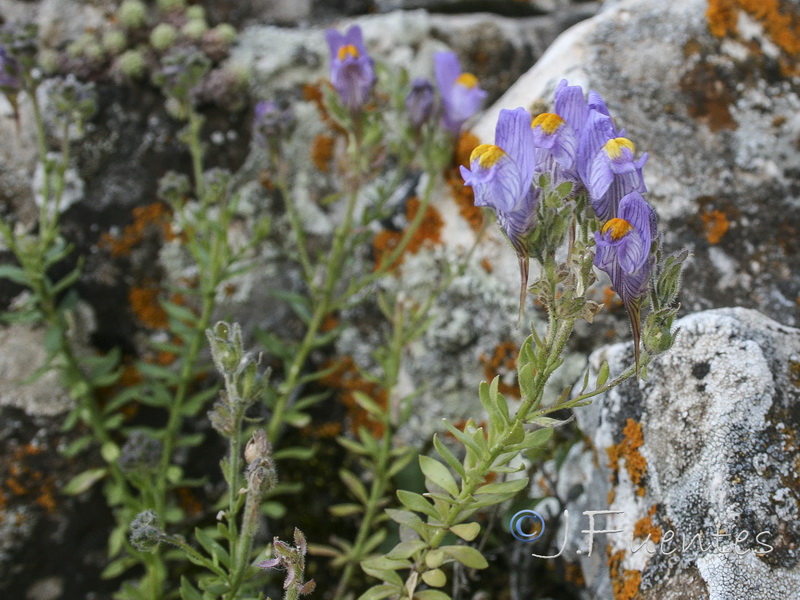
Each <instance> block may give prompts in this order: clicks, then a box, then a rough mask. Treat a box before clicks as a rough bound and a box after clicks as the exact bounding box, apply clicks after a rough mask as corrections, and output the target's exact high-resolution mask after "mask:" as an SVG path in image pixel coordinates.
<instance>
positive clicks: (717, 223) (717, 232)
mask: <svg viewBox="0 0 800 600" xmlns="http://www.w3.org/2000/svg"><path fill="white" fill-rule="evenodd" d="M700 219H701V220H702V221H703V227H704V229H705V234H706V239H707V240H708V243H709V244H712V245H713V244H719V242H720V240H722V237H723V236H724V235H725V233H726V232H727V231H728V228H729V227H730V225H731V224H730V221H728V218H727V217H726V216H725V213H724V212H722V211H721V210H711V211H707V212H704V213H703V214H701V215H700Z"/></svg>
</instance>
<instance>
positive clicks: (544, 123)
mask: <svg viewBox="0 0 800 600" xmlns="http://www.w3.org/2000/svg"><path fill="white" fill-rule="evenodd" d="M563 124H564V119H562V118H561V117H559V116H558V115H557V114H555V113H542V114H540V115H539V116H537V117H536V118H535V119H534V120H533V121H532V122H531V127H532V128H535V127H541V128H542V131H544V132H545V133H546V134H547V135H552V134H553V133H555V131H556V130H557V129H558V128H559V127H561V126H562V125H563Z"/></svg>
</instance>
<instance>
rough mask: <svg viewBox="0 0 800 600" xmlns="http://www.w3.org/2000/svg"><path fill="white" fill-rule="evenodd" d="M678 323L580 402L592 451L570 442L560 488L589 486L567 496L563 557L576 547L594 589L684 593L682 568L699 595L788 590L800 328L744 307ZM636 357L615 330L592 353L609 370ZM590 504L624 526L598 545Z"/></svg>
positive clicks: (756, 597) (595, 363)
mask: <svg viewBox="0 0 800 600" xmlns="http://www.w3.org/2000/svg"><path fill="white" fill-rule="evenodd" d="M678 326H679V327H680V329H681V331H680V334H679V335H678V339H677V342H676V344H675V346H674V348H673V349H672V350H671V351H670V352H669V353H667V354H666V355H663V356H661V357H658V358H657V359H656V360H654V361H653V363H652V364H651V365H650V368H649V373H648V376H647V379H646V380H645V381H641V382H639V383H638V384H637V383H635V382H629V383H628V384H625V385H623V386H620V387H619V388H617V389H615V390H613V391H612V392H611V393H609V394H607V395H605V396H604V397H598V398H597V399H595V401H594V404H593V405H592V406H590V407H585V408H582V409H580V410H578V411H577V417H578V421H579V424H580V426H581V428H582V429H583V431H584V432H585V433H586V434H587V436H588V437H589V439H590V440H591V444H592V447H591V448H589V449H586V448H584V449H583V450H582V452H583V453H586V452H587V451H588V452H591V453H594V456H595V460H596V463H594V464H592V462H591V461H585V460H581V449H580V448H574V449H573V455H572V457H571V459H570V460H568V461H567V463H566V465H565V467H564V469H563V470H562V473H561V481H560V482H559V490H560V491H564V490H568V489H570V488H573V487H574V486H575V485H576V484H581V485H582V486H583V490H584V491H583V494H582V495H581V496H580V497H579V498H578V499H577V500H575V501H574V502H572V503H571V504H570V505H568V508H569V510H570V513H571V515H572V516H571V520H573V521H574V520H575V519H583V521H582V522H581V527H578V526H576V524H575V523H577V521H575V523H572V524H571V527H570V531H569V543H568V545H567V547H566V549H565V554H569V553H570V552H571V553H572V556H571V557H570V556H567V559H568V560H570V559H571V560H576V559H578V560H579V562H580V564H581V567H582V569H583V572H584V575H585V576H586V580H587V589H588V590H589V591H590V592H591V593H592V594H599V595H593V596H591V597H614V598H633V597H634V596H633V595H629V594H630V593H633V594H634V595H635V594H637V593H638V594H639V595H635V597H636V598H643V599H645V600H656V599H658V600H678V599H679V598H686V597H689V596H687V595H686V594H687V588H686V582H688V581H695V584H693V585H692V586H691V594H693V595H691V597H692V598H697V600H705V599H710V600H738V599H740V598H745V597H746V598H748V599H749V600H774V599H775V598H780V597H786V598H790V597H795V596H794V595H796V590H798V589H800V564H799V563H798V558H799V557H798V552H797V545H798V542H800V459H799V458H798V457H799V456H800V451H799V450H798V444H800V413H798V411H797V406H798V402H800V386H798V381H797V377H796V373H795V371H796V370H797V367H796V366H795V365H798V361H800V331H798V330H797V329H794V328H791V327H786V326H783V325H780V324H779V323H776V322H775V321H772V320H770V319H768V318H767V317H765V316H763V315H761V314H760V313H758V312H756V311H753V310H748V309H743V308H727V309H718V310H711V311H705V312H701V313H696V314H693V315H691V316H689V317H685V318H683V319H681V320H680V321H679V323H678ZM630 359H631V347H630V345H629V344H618V345H615V346H610V347H608V348H605V349H601V350H599V351H597V352H595V353H594V354H593V355H592V357H591V359H590V364H591V365H592V367H593V368H594V369H595V370H596V369H597V368H598V367H599V365H600V363H601V361H602V360H608V361H609V364H610V366H611V372H612V373H613V372H616V371H619V370H621V369H622V368H624V366H626V365H627V364H628V363H629V362H630ZM595 465H596V466H595ZM597 467H599V468H597ZM585 510H614V511H622V512H621V514H617V515H614V516H610V517H607V518H606V517H602V519H603V520H599V521H598V526H596V529H603V528H606V529H622V532H620V533H616V534H609V535H607V536H596V538H595V540H594V555H593V556H592V557H587V556H586V549H587V541H588V540H587V536H586V535H585V534H582V533H581V531H580V530H581V529H587V526H586V517H582V516H581V513H582V511H585ZM599 525H603V527H600V526H599ZM698 534H699V537H696V536H698ZM561 535H563V529H562V534H560V535H559V537H558V538H557V539H558V540H559V545H560V541H561V540H562V537H560V536H561ZM577 550H581V551H582V552H583V555H576V551H577ZM603 594H606V595H603Z"/></svg>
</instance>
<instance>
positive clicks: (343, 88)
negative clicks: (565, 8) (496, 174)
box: [325, 25, 487, 134]
mask: <svg viewBox="0 0 800 600" xmlns="http://www.w3.org/2000/svg"><path fill="white" fill-rule="evenodd" d="M325 37H326V39H327V41H328V47H329V49H330V60H331V83H332V84H333V87H334V88H335V89H336V91H337V93H338V94H339V97H340V98H341V99H342V102H343V103H344V105H345V106H346V107H347V108H349V109H350V110H353V111H355V110H358V109H360V108H362V107H363V106H364V104H366V102H367V100H368V99H369V95H370V92H371V90H372V87H373V85H374V83H375V80H376V77H375V67H374V65H373V62H372V59H371V58H370V57H369V55H368V54H367V51H366V47H365V45H364V38H363V35H362V32H361V28H360V27H359V26H358V25H353V26H352V27H350V29H348V30H347V32H346V33H344V34H341V33H339V32H338V31H336V30H335V29H329V30H327V31H326V32H325ZM434 71H435V74H436V84H437V87H438V90H439V97H440V104H441V123H442V126H443V127H444V128H445V129H446V130H447V131H450V132H451V133H453V134H458V132H459V131H460V129H461V127H462V125H463V124H464V123H465V122H466V121H467V120H468V119H469V118H470V117H472V116H473V115H474V114H475V113H476V112H478V110H480V108H481V105H482V104H483V102H484V100H485V99H486V95H487V94H486V92H485V91H484V90H483V89H481V87H480V85H479V84H478V79H477V77H475V76H474V75H473V74H472V73H465V72H462V70H461V64H460V63H459V60H458V57H457V56H456V54H455V53H454V52H437V53H436V55H435V56H434ZM406 109H407V111H408V116H409V119H410V121H411V124H412V125H413V126H414V128H415V129H419V128H420V127H422V125H423V124H425V123H426V122H427V121H428V120H429V119H430V118H431V117H432V115H433V114H434V113H435V110H436V96H435V93H434V87H433V84H432V83H431V82H430V81H429V80H428V79H426V78H424V77H420V78H417V79H415V80H414V81H413V82H412V84H411V91H410V92H409V93H408V96H407V97H406Z"/></svg>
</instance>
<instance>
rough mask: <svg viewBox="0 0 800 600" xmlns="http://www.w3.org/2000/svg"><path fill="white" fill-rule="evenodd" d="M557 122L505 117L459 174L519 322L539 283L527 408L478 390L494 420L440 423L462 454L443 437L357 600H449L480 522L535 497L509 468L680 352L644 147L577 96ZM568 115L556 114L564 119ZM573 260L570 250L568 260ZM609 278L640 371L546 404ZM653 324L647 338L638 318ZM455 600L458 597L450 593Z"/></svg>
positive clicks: (522, 369)
mask: <svg viewBox="0 0 800 600" xmlns="http://www.w3.org/2000/svg"><path fill="white" fill-rule="evenodd" d="M555 106H556V111H557V112H555V113H546V114H543V115H538V116H537V117H536V118H535V119H533V120H532V119H531V116H530V115H529V114H528V112H527V111H526V110H525V109H522V108H518V109H515V110H502V111H501V112H500V115H499V117H498V122H497V128H496V131H495V144H484V145H481V146H478V147H477V148H475V150H474V151H473V152H472V156H471V160H470V166H469V168H466V167H462V175H463V177H464V182H465V185H470V186H472V187H473V189H474V191H475V203H476V204H477V205H479V206H487V207H491V208H492V209H493V210H494V212H495V214H496V216H497V220H498V223H499V224H500V226H501V228H502V230H503V232H504V234H505V235H506V236H507V238H508V239H509V241H510V243H511V245H512V247H513V248H514V250H515V252H516V254H517V257H518V259H519V264H520V272H521V278H522V292H521V297H520V314H522V306H523V303H524V301H525V297H526V293H527V291H528V290H527V288H528V286H527V278H528V272H529V271H528V262H529V260H530V259H534V260H535V262H536V263H537V272H538V273H539V277H538V278H537V279H536V281H534V282H533V285H532V286H531V287H530V292H532V293H533V294H535V296H536V298H537V300H538V301H539V302H540V303H541V305H542V306H543V307H544V309H545V311H546V312H547V315H548V322H547V326H546V328H545V329H544V331H537V329H536V328H535V327H534V328H532V330H531V335H530V336H529V337H528V338H527V339H526V340H525V342H524V343H523V344H522V347H521V349H520V353H519V357H518V362H517V365H518V380H519V385H520V392H521V402H520V403H519V405H517V406H516V407H515V410H512V407H511V406H509V403H508V402H507V400H506V398H505V397H504V396H503V395H502V394H501V393H500V392H499V377H497V378H495V379H494V380H493V381H491V382H484V383H482V384H481V386H480V390H479V396H480V400H481V403H482V404H483V407H484V409H485V410H486V413H487V415H488V420H487V423H486V425H485V426H478V425H477V424H476V423H475V421H474V420H472V419H470V420H469V421H467V423H466V425H465V426H464V427H463V429H460V428H457V427H455V426H454V425H452V424H450V423H448V422H445V423H444V425H445V427H446V428H447V431H448V432H449V433H450V434H451V435H452V436H453V437H455V439H456V440H457V441H458V442H459V445H460V448H458V449H456V450H454V449H452V448H451V446H450V445H448V444H447V443H445V442H444V440H443V439H442V438H441V437H439V436H438V435H437V436H435V437H434V440H433V445H434V449H435V451H436V455H437V456H420V457H419V465H420V468H421V470H422V472H423V474H424V475H425V487H426V488H427V493H425V494H418V493H412V492H408V491H402V490H400V491H398V492H397V499H398V501H399V502H400V504H401V505H402V508H390V509H387V510H386V514H387V515H388V516H389V518H390V519H392V520H393V521H395V522H396V523H397V524H398V525H399V530H400V542H399V543H397V544H396V545H395V546H394V548H392V549H391V550H390V551H389V552H388V553H387V554H385V555H383V556H378V557H374V558H370V559H367V560H365V561H363V562H362V567H363V569H364V570H365V571H366V572H367V573H369V574H371V575H373V576H374V577H377V578H378V579H379V580H381V582H382V583H380V584H378V585H375V586H373V587H372V588H370V589H369V590H368V591H367V592H365V593H364V594H362V595H361V596H360V600H377V599H380V598H407V599H409V600H446V599H448V598H450V595H449V594H447V593H446V592H445V591H443V588H444V587H445V585H447V582H448V576H447V566H448V564H453V563H455V564H458V565H461V566H463V567H465V568H467V569H483V568H486V567H487V566H488V562H487V560H486V558H485V557H484V555H483V554H482V553H481V552H480V551H479V550H478V549H477V548H476V547H475V545H473V544H471V543H472V542H474V541H475V540H476V539H477V538H478V536H479V535H480V533H481V529H482V525H481V524H480V523H479V522H478V521H476V520H474V518H473V517H474V515H475V514H476V513H477V512H478V511H480V510H482V509H486V508H488V507H491V506H495V505H498V504H500V503H504V502H506V501H508V500H510V499H511V498H513V497H514V496H515V495H516V494H518V493H519V492H521V491H522V490H525V489H527V487H528V478H527V477H525V476H523V475H521V473H520V471H521V470H522V469H523V468H524V465H523V466H519V467H518V466H512V463H513V461H514V460H515V459H516V458H517V457H518V456H519V455H520V454H521V453H523V452H526V451H529V450H532V449H536V448H538V447H541V446H543V445H544V444H545V443H546V442H547V441H548V439H549V438H550V437H551V436H552V434H553V428H554V427H556V426H558V425H559V424H561V421H558V420H556V419H553V418H551V417H549V416H548V414H550V413H553V412H556V411H563V410H564V409H573V408H577V407H579V406H583V405H585V404H588V403H589V402H590V401H591V398H592V397H594V396H596V395H598V394H601V393H604V392H606V391H608V390H610V389H611V388H613V387H614V386H616V385H619V384H620V383H621V382H622V381H624V380H626V379H627V378H629V377H633V376H645V373H646V368H647V365H648V363H649V362H650V360H651V359H652V357H653V356H654V355H656V354H658V353H660V352H664V351H666V350H667V349H669V347H670V346H671V344H672V341H673V340H674V335H675V333H674V332H673V331H672V323H673V320H674V318H675V314H676V312H677V307H676V306H675V300H676V295H677V292H678V287H679V279H680V270H681V263H682V261H683V260H684V259H685V257H686V254H685V253H681V254H679V255H672V256H668V257H666V258H665V257H663V256H662V251H661V246H660V239H659V236H658V232H657V229H656V220H655V212H654V211H653V209H652V207H650V206H649V205H648V204H647V202H646V200H645V199H644V197H643V196H642V195H641V193H640V192H642V191H644V190H645V189H646V188H645V186H644V181H643V179H642V167H643V165H644V162H645V160H646V157H642V158H640V159H638V160H637V159H636V158H635V147H634V145H633V143H632V142H630V141H629V140H627V139H626V138H620V137H619V134H618V132H617V131H616V129H615V128H614V126H613V124H612V122H611V118H610V116H609V113H608V110H607V108H606V106H605V103H604V102H603V101H602V99H601V98H600V97H599V96H598V95H597V94H595V93H591V94H590V97H589V101H588V102H587V100H586V99H585V98H584V96H583V91H582V90H581V89H580V88H579V87H576V86H569V85H568V84H567V83H566V82H562V83H561V84H560V85H559V87H558V90H557V91H556V98H555ZM559 111H560V112H559ZM564 246H566V248H563V247H564ZM594 266H597V267H598V268H599V269H601V270H603V271H605V272H606V273H607V274H608V275H609V277H610V279H611V282H612V285H613V287H614V289H615V290H616V291H617V293H618V294H619V295H620V297H621V298H622V300H623V302H624V304H625V306H626V308H627V310H628V312H629V316H630V320H631V325H632V330H633V332H634V364H633V365H632V366H631V367H630V368H628V369H627V370H625V371H624V372H623V373H620V374H618V375H616V376H615V377H614V378H613V379H611V380H609V377H610V373H609V369H608V365H607V364H603V366H602V367H601V368H600V370H599V372H598V373H597V374H596V377H595V378H594V381H591V377H590V373H589V372H588V371H587V373H586V376H585V378H584V380H583V383H582V385H581V386H580V388H579V389H572V387H568V388H566V389H565V390H564V391H563V392H562V394H561V395H560V396H559V397H558V398H557V399H554V400H553V399H547V401H546V402H545V401H544V400H545V399H544V398H543V395H544V390H545V384H546V383H547V381H548V379H549V378H550V376H551V375H552V374H553V372H554V371H555V370H556V369H557V368H558V367H559V366H560V365H561V363H562V361H563V358H562V354H563V352H564V349H565V347H566V345H567V342H568V340H569V337H570V334H571V333H572V330H573V328H574V326H575V323H576V322H577V321H578V320H580V319H584V320H586V321H589V322H591V321H592V320H593V318H594V316H595V315H596V314H597V312H598V311H599V310H600V306H599V305H597V304H596V303H594V302H593V301H591V300H589V299H587V297H586V293H587V290H588V289H589V287H590V286H591V285H592V283H593V282H594V280H595V274H594V269H593V267H594ZM645 303H649V305H650V311H649V314H648V317H647V320H646V321H645V324H644V327H643V334H642V336H641V337H642V342H643V346H644V348H643V349H640V336H639V331H640V328H641V322H640V319H641V310H640V309H641V307H642V305H644V304H645ZM454 589H456V588H454Z"/></svg>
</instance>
